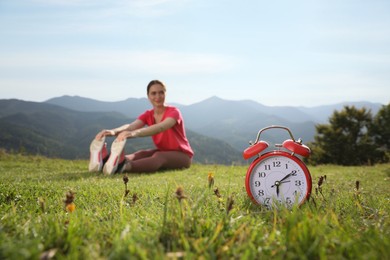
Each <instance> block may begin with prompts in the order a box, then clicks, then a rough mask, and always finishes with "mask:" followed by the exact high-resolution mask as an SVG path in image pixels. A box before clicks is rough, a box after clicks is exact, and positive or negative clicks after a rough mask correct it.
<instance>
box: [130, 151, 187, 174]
mask: <svg viewBox="0 0 390 260" xmlns="http://www.w3.org/2000/svg"><path fill="white" fill-rule="evenodd" d="M190 165H191V158H190V157H189V156H188V155H187V154H185V153H184V152H179V151H159V150H155V149H154V150H141V151H138V152H135V153H133V154H129V155H126V166H125V169H124V172H156V171H158V170H161V169H182V168H189V167H190ZM129 168H130V169H129Z"/></svg>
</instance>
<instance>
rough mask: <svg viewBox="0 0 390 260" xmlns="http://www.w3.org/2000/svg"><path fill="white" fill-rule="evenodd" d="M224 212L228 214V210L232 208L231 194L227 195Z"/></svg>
mask: <svg viewBox="0 0 390 260" xmlns="http://www.w3.org/2000/svg"><path fill="white" fill-rule="evenodd" d="M226 204H227V205H226V214H229V212H230V211H231V210H232V209H233V204H234V199H233V197H232V196H229V198H228V199H227V202H226Z"/></svg>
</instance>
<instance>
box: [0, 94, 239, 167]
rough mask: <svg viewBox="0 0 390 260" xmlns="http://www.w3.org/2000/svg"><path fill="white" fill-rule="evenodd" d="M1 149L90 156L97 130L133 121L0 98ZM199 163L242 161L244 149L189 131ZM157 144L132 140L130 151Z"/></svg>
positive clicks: (81, 156) (106, 114) (115, 113)
mask: <svg viewBox="0 0 390 260" xmlns="http://www.w3.org/2000/svg"><path fill="white" fill-rule="evenodd" d="M0 111H1V113H0V131H1V133H2V134H1V137H0V148H3V149H6V150H8V151H23V152H27V153H29V154H41V155H45V156H49V157H60V158H66V159H76V158H82V159H87V158H88V156H89V150H88V149H89V144H90V142H91V140H92V138H94V136H95V135H96V133H97V132H98V131H99V130H101V129H104V128H111V127H112V126H118V125H122V124H125V123H127V122H129V120H131V119H129V118H128V117H125V116H124V115H122V114H120V113H118V112H99V113H98V112H81V111H75V110H71V109H67V108H64V107H60V106H57V105H52V104H48V103H36V102H26V101H21V100H0ZM187 135H188V139H189V141H190V143H191V146H192V148H193V149H194V152H195V157H194V161H196V162H199V163H218V164H232V163H234V162H236V163H241V162H243V161H242V159H241V152H240V151H238V150H236V149H234V148H233V147H231V146H230V145H229V144H227V143H226V142H223V141H220V140H216V139H213V138H210V137H206V136H202V135H199V134H197V133H195V132H193V131H190V130H188V131H187ZM151 147H153V145H152V142H151V140H150V138H138V139H133V140H131V142H128V144H127V146H126V151H127V152H128V153H131V152H133V151H135V150H138V149H141V148H151Z"/></svg>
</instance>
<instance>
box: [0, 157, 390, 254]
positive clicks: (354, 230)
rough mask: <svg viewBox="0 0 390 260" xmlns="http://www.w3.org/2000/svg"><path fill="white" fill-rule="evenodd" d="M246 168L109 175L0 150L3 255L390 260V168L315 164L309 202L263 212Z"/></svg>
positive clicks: (74, 164)
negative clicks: (251, 196)
mask: <svg viewBox="0 0 390 260" xmlns="http://www.w3.org/2000/svg"><path fill="white" fill-rule="evenodd" d="M247 167H248V166H222V165H199V164H195V165H193V166H192V167H191V168H190V169H186V170H178V171H166V172H161V173H156V174H135V175H113V176H103V175H99V174H94V173H89V172H87V170H86V169H87V162H86V161H67V160H59V159H47V158H43V157H37V156H22V155H10V154H6V153H1V154H0V259H39V258H41V259H51V258H54V259H124V258H132V259H133V258H136V259H137V258H138V259H161V258H173V259H175V258H176V259H177V258H184V259H193V258H202V257H203V258H206V259H221V258H222V259H225V258H233V259H245V258H246V259H255V258H257V259H297V258H299V259H390V239H389V238H390V226H389V224H390V223H389V213H390V206H389V204H390V203H389V202H390V201H389V200H390V189H389V187H390V186H389V182H390V165H389V164H384V165H377V166H370V167H368V166H367V167H341V166H316V167H311V166H309V170H310V171H311V173H312V177H313V191H312V196H311V199H310V201H308V202H307V203H305V204H304V205H303V206H302V207H300V208H296V207H295V208H292V209H290V210H287V209H279V210H276V209H275V210H271V211H270V210H266V209H263V208H261V207H259V206H256V205H253V203H252V202H251V201H250V199H249V198H248V196H247V195H246V191H245V183H244V180H245V174H246V169H247Z"/></svg>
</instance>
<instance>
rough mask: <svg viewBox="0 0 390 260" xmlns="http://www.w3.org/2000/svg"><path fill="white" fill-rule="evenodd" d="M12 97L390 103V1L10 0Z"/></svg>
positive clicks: (4, 73)
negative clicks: (152, 89)
mask: <svg viewBox="0 0 390 260" xmlns="http://www.w3.org/2000/svg"><path fill="white" fill-rule="evenodd" d="M0 37H1V40H0V86H1V92H0V99H8V98H18V99H23V100H31V101H45V100H47V99H49V98H52V97H58V96H62V95H78V96H83V97H89V98H94V99H97V100H102V101H119V100H124V99H126V98H129V97H136V98H139V97H145V95H146V85H147V83H148V82H149V81H150V80H152V79H160V80H162V81H164V82H165V83H166V85H167V89H168V90H167V91H168V92H167V101H168V103H169V102H176V103H181V104H193V103H196V102H199V101H202V100H204V99H207V98H209V97H211V96H218V97H220V98H223V99H228V100H244V99H251V100H254V101H257V102H259V103H262V104H264V105H271V106H285V105H291V106H307V107H311V106H317V105H327V104H335V103H339V102H343V101H362V100H365V101H371V102H379V103H382V104H388V103H389V101H390V1H388V0H370V1H367V0H364V1H363V0H322V1H320V0H303V1H300V0H297V1H290V0H279V1H263V0H242V1H237V0H234V1H231V0H225V1H222V0H127V1H125V0H110V1H108V0H105V1H103V0H0Z"/></svg>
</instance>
